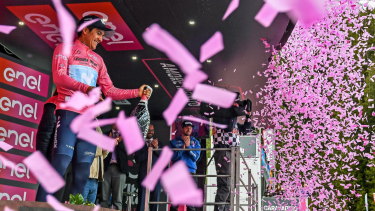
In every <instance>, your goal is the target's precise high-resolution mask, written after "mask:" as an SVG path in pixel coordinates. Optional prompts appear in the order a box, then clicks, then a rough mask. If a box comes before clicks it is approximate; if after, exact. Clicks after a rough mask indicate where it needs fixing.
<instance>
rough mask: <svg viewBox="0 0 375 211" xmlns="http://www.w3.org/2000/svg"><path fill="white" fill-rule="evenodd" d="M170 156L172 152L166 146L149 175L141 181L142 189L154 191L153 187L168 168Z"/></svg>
mask: <svg viewBox="0 0 375 211" xmlns="http://www.w3.org/2000/svg"><path fill="white" fill-rule="evenodd" d="M172 156H173V152H172V150H170V149H169V147H167V146H165V147H163V151H162V152H161V155H160V157H159V159H158V160H157V161H156V163H155V165H154V167H153V168H152V169H151V171H150V173H149V174H148V175H147V176H146V178H145V179H144V180H143V181H142V186H143V187H146V188H148V189H150V190H154V188H155V185H156V184H157V182H158V180H159V178H160V176H161V174H162V173H163V170H164V169H165V167H167V166H168V163H169V161H171V159H172Z"/></svg>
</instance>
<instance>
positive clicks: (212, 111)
mask: <svg viewBox="0 0 375 211" xmlns="http://www.w3.org/2000/svg"><path fill="white" fill-rule="evenodd" d="M249 106H250V107H249ZM250 110H251V104H250V105H249V104H248V103H243V101H240V95H239V93H237V98H236V100H235V101H234V102H233V105H232V106H231V107H230V108H219V107H217V106H213V105H208V104H205V103H202V104H201V108H200V113H201V114H202V115H204V116H206V117H209V118H210V117H211V118H213V122H215V123H219V124H224V125H227V128H225V129H220V128H214V130H213V142H214V148H230V147H237V146H239V131H238V127H237V117H239V116H245V115H250ZM213 156H214V160H215V167H216V173H217V175H230V174H231V172H230V166H231V164H232V165H234V163H235V162H231V160H234V158H231V152H230V150H228V151H222V150H216V151H215V153H214V155H213ZM232 176H234V175H232ZM230 193H231V190H230V178H229V177H217V192H216V197H215V202H226V203H229V202H230ZM229 210H230V206H229V204H227V205H215V207H214V211H229Z"/></svg>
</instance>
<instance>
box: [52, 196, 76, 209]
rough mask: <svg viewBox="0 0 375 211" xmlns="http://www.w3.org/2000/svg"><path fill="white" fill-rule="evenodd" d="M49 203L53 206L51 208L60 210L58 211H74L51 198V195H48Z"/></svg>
mask: <svg viewBox="0 0 375 211" xmlns="http://www.w3.org/2000/svg"><path fill="white" fill-rule="evenodd" d="M46 198H47V203H48V204H49V205H51V207H52V208H53V209H55V210H58V211H74V210H72V209H69V208H67V207H65V206H64V205H62V204H61V203H60V202H59V201H58V200H57V199H56V198H55V197H53V196H51V195H47V197H46Z"/></svg>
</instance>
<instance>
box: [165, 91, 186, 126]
mask: <svg viewBox="0 0 375 211" xmlns="http://www.w3.org/2000/svg"><path fill="white" fill-rule="evenodd" d="M188 102H189V98H188V97H187V96H186V94H185V92H184V90H183V89H181V88H180V89H178V91H177V93H176V94H175V95H174V97H173V99H172V101H171V103H170V104H169V106H168V108H167V109H165V110H164V111H163V117H164V119H165V121H166V122H167V124H168V125H171V124H172V123H173V122H174V120H175V119H176V118H177V116H178V114H179V113H180V112H181V111H182V109H184V108H185V105H186V104H187V103H188Z"/></svg>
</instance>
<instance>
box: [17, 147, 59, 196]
mask: <svg viewBox="0 0 375 211" xmlns="http://www.w3.org/2000/svg"><path fill="white" fill-rule="evenodd" d="M23 163H24V164H26V166H27V167H28V168H29V169H30V171H31V172H32V173H33V174H34V176H35V177H36V178H37V179H38V181H39V182H40V184H41V185H42V186H43V188H44V190H46V191H47V192H48V193H54V192H56V191H57V190H59V189H60V188H62V187H63V186H64V185H65V181H64V179H63V178H62V177H61V176H60V175H59V174H58V173H57V172H56V171H55V169H54V168H53V167H52V166H51V165H50V164H49V162H48V161H47V160H46V159H45V158H44V156H43V154H42V153H41V152H39V151H35V152H33V154H31V155H29V156H28V157H27V158H25V159H24V160H23Z"/></svg>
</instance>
